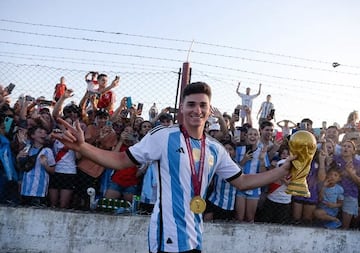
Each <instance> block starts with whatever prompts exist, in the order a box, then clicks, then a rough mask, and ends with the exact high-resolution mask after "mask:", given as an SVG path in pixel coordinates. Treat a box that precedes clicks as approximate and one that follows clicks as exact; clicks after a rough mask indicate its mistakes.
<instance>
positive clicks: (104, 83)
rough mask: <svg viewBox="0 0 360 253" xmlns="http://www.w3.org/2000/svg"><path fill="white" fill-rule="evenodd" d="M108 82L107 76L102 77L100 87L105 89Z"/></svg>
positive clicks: (99, 81)
mask: <svg viewBox="0 0 360 253" xmlns="http://www.w3.org/2000/svg"><path fill="white" fill-rule="evenodd" d="M107 82H108V78H107V77H106V76H102V77H100V79H99V80H98V83H99V86H100V87H101V88H105V87H106V85H107Z"/></svg>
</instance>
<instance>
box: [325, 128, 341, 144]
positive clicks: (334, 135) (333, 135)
mask: <svg viewBox="0 0 360 253" xmlns="http://www.w3.org/2000/svg"><path fill="white" fill-rule="evenodd" d="M325 136H326V137H327V138H329V139H332V140H335V139H336V141H338V138H339V132H338V130H337V129H336V128H328V129H327V130H326V133H325Z"/></svg>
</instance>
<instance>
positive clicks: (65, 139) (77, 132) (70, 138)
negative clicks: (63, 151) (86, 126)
mask: <svg viewBox="0 0 360 253" xmlns="http://www.w3.org/2000/svg"><path fill="white" fill-rule="evenodd" d="M57 122H58V123H59V124H61V125H62V126H63V129H64V130H63V131H62V132H53V133H51V137H53V138H55V139H57V140H59V141H61V142H62V143H63V144H64V145H65V146H67V147H68V148H69V149H72V150H74V151H79V150H80V148H81V145H83V144H84V143H85V137H84V131H83V130H82V129H81V127H80V122H79V121H78V120H77V121H75V127H73V126H72V125H70V124H69V123H68V122H66V121H65V120H63V119H61V118H58V119H57Z"/></svg>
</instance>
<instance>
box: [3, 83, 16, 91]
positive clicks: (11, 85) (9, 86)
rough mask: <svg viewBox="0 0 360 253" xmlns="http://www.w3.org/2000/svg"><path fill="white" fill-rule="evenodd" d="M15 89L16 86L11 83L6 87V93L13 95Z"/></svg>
mask: <svg viewBox="0 0 360 253" xmlns="http://www.w3.org/2000/svg"><path fill="white" fill-rule="evenodd" d="M14 88H15V84H13V83H10V84H9V85H8V86H6V88H5V89H6V91H7V93H8V94H11V92H12V91H13V89H14Z"/></svg>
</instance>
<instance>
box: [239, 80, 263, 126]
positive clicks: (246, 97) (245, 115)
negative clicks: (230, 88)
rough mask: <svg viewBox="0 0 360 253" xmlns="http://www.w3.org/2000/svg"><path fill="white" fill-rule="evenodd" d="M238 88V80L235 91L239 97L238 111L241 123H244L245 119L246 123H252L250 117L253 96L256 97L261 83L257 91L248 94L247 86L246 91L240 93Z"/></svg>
mask: <svg viewBox="0 0 360 253" xmlns="http://www.w3.org/2000/svg"><path fill="white" fill-rule="evenodd" d="M239 89H240V82H239V83H238V86H237V89H236V93H237V94H238V95H239V97H240V98H241V112H240V113H241V114H240V118H241V125H243V124H244V123H245V119H246V122H247V123H249V124H251V125H252V119H251V111H252V104H253V100H254V98H256V97H258V96H259V95H260V93H261V83H260V84H259V91H258V93H256V94H254V95H250V88H249V87H247V88H246V93H241V92H240V91H239Z"/></svg>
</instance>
